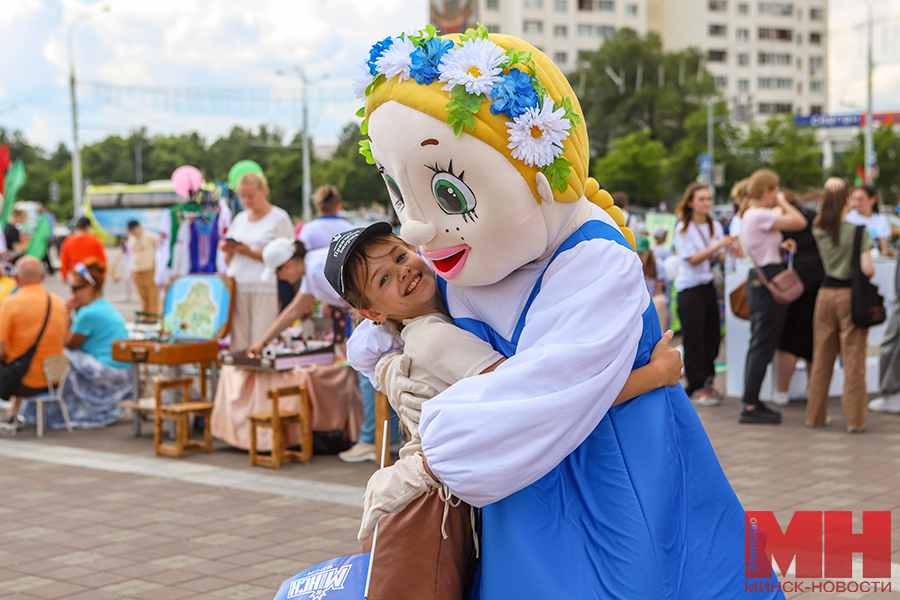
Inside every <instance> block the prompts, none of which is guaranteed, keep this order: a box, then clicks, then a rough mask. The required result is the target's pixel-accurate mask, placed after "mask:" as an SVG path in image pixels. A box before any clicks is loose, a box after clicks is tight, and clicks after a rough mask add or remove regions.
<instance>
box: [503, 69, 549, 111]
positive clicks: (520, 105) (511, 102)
mask: <svg viewBox="0 0 900 600" xmlns="http://www.w3.org/2000/svg"><path fill="white" fill-rule="evenodd" d="M501 77H503V83H498V84H497V85H495V86H494V87H493V88H491V98H493V99H494V101H493V102H492V103H491V114H492V115H499V114H500V113H505V114H506V115H507V116H509V117H510V118H511V119H515V118H516V117H518V116H520V115H522V114H523V113H524V112H525V111H526V110H528V109H529V108H537V107H538V104H539V99H538V95H537V92H535V91H534V86H533V85H532V83H531V82H532V79H531V76H530V75H528V74H527V73H523V72H522V71H520V70H519V69H515V68H513V69H510V70H509V75H501Z"/></svg>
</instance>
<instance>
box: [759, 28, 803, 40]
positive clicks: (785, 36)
mask: <svg viewBox="0 0 900 600" xmlns="http://www.w3.org/2000/svg"><path fill="white" fill-rule="evenodd" d="M793 35H794V32H793V30H791V29H773V28H771V27H760V28H759V39H761V40H785V41H787V42H789V41H791V40H792V39H793ZM797 39H799V36H798V37H797Z"/></svg>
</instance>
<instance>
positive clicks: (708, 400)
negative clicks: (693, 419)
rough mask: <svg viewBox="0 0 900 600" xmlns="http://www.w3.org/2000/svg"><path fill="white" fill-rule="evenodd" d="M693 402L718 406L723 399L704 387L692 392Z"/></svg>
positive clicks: (698, 404)
mask: <svg viewBox="0 0 900 600" xmlns="http://www.w3.org/2000/svg"><path fill="white" fill-rule="evenodd" d="M691 403H692V404H693V405H694V406H718V405H720V404H721V403H722V401H721V400H719V399H717V398H715V397H714V396H713V395H712V394H711V393H709V390H707V389H706V388H703V389H699V390H697V391H696V392H694V393H693V394H691Z"/></svg>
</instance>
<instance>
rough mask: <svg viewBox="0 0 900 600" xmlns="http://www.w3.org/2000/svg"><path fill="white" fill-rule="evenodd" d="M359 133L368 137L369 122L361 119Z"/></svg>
mask: <svg viewBox="0 0 900 600" xmlns="http://www.w3.org/2000/svg"><path fill="white" fill-rule="evenodd" d="M359 132H360V133H361V134H363V135H368V133H369V122H368V121H366V120H365V119H363V120H362V121H360V123H359Z"/></svg>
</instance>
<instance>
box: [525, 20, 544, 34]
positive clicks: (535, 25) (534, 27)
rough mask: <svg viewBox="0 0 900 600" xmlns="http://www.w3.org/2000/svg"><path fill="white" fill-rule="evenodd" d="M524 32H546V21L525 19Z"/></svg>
mask: <svg viewBox="0 0 900 600" xmlns="http://www.w3.org/2000/svg"><path fill="white" fill-rule="evenodd" d="M522 33H544V22H543V21H525V22H524V23H522Z"/></svg>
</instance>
